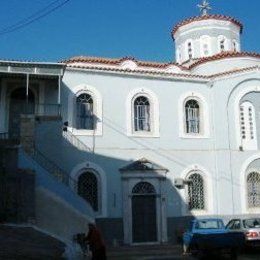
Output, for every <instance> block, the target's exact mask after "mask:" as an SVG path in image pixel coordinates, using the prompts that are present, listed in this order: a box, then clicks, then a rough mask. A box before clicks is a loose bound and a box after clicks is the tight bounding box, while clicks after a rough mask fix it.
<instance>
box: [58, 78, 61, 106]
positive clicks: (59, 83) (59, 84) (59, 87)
mask: <svg viewBox="0 0 260 260" xmlns="http://www.w3.org/2000/svg"><path fill="white" fill-rule="evenodd" d="M58 80H59V82H58V104H59V105H60V92H61V91H60V90H61V76H60V75H59V79H58Z"/></svg>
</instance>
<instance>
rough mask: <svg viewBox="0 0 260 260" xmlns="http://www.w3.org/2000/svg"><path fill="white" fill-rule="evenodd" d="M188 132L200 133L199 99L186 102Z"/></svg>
mask: <svg viewBox="0 0 260 260" xmlns="http://www.w3.org/2000/svg"><path fill="white" fill-rule="evenodd" d="M185 119H186V133H188V134H198V133H200V107H199V103H198V101H197V100H194V99H190V100H188V101H187V102H186V103H185Z"/></svg>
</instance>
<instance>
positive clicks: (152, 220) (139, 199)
mask: <svg viewBox="0 0 260 260" xmlns="http://www.w3.org/2000/svg"><path fill="white" fill-rule="evenodd" d="M132 193H133V196H132V238H133V243H147V242H157V241H158V237H157V217H156V191H155V188H154V187H153V185H152V184H150V183H148V182H139V183H138V184H136V186H135V187H134V188H133V192H132Z"/></svg>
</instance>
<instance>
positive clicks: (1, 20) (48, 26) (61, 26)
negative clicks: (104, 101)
mask: <svg viewBox="0 0 260 260" xmlns="http://www.w3.org/2000/svg"><path fill="white" fill-rule="evenodd" d="M53 1H54V0H0V3H1V8H0V59H7V60H9V59H14V60H32V61H53V62H55V61H61V60H63V59H67V58H69V57H72V56H78V55H85V56H98V57H107V58H122V57H126V56H130V57H134V58H136V59H138V60H147V61H158V62H171V61H173V60H174V42H173V40H172V38H171V30H172V28H173V26H174V25H175V24H177V23H178V22H180V21H181V20H183V19H186V18H188V17H191V16H195V15H199V9H198V8H197V4H199V3H201V2H202V1H201V0H70V1H68V2H67V3H66V4H65V5H63V6H62V7H61V8H59V9H57V10H55V11H54V12H52V13H50V14H49V15H48V16H45V17H43V18H42V19H39V20H36V21H35V22H33V23H31V24H30V25H28V26H25V27H23V28H20V29H19V30H16V31H14V32H11V33H4V34H3V31H4V30H5V29H6V28H7V27H9V26H12V25H13V24H16V23H17V22H19V21H20V20H22V19H25V18H28V17H29V16H31V15H32V14H34V13H35V12H37V11H38V10H40V9H42V8H44V7H46V6H47V5H48V4H50V3H52V2H53ZM62 1H63V0H60V2H62ZM209 2H210V4H211V6H212V10H211V12H210V13H212V14H224V15H229V16H232V17H235V18H237V19H238V20H240V21H241V22H242V23H243V24H244V32H243V35H242V49H243V50H244V51H253V52H260V12H259V10H260V1H259V0H251V1H249V0H209Z"/></svg>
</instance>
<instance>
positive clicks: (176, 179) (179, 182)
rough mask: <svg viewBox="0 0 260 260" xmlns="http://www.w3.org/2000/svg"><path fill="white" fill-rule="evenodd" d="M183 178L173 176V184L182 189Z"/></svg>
mask: <svg viewBox="0 0 260 260" xmlns="http://www.w3.org/2000/svg"><path fill="white" fill-rule="evenodd" d="M184 184H185V182H184V180H183V179H181V178H175V179H174V186H175V187H176V188H178V189H183V188H184Z"/></svg>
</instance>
